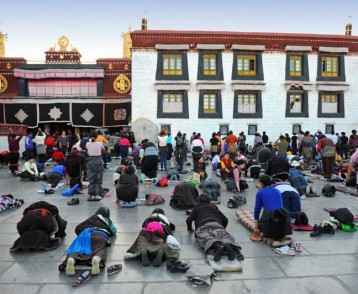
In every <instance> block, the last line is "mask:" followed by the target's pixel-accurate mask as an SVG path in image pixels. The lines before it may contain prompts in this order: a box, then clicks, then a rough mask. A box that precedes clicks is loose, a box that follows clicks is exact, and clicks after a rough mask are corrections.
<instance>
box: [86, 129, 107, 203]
mask: <svg viewBox="0 0 358 294" xmlns="http://www.w3.org/2000/svg"><path fill="white" fill-rule="evenodd" d="M96 138H97V133H96V132H95V131H93V132H92V133H91V137H90V140H89V142H87V144H86V149H87V154H88V160H87V177H88V181H89V185H88V201H100V200H101V199H102V197H101V195H102V194H103V188H102V181H103V170H104V166H103V160H102V153H103V152H104V146H103V144H102V143H101V142H96Z"/></svg>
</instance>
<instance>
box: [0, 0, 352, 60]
mask: <svg viewBox="0 0 358 294" xmlns="http://www.w3.org/2000/svg"><path fill="white" fill-rule="evenodd" d="M0 11H1V13H0V30H2V31H5V32H6V33H7V34H8V43H7V56H20V57H25V58H26V59H28V61H30V62H31V61H33V62H35V61H36V62H40V61H41V60H42V59H43V57H44V54H43V52H44V51H45V50H47V49H48V48H49V47H50V46H53V45H54V44H55V42H56V40H57V38H58V37H59V36H61V35H63V34H65V35H67V36H69V38H70V40H71V42H72V43H73V45H74V46H75V47H76V48H77V49H78V50H79V51H80V52H81V54H82V56H83V60H84V61H94V60H95V59H96V58H98V57H121V54H122V43H121V33H122V32H124V31H127V30H128V27H131V28H132V29H139V28H140V20H141V18H142V17H143V16H146V17H147V18H148V26H149V28H150V29H188V30H197V29H199V30H232V31H258V32H303V33H327V34H343V33H344V25H345V23H346V22H347V21H348V19H349V16H351V21H352V23H353V34H354V33H355V31H356V30H357V31H358V1H357V0H341V1H339V0H296V1H289V0H286V1H283V0H266V1H265V0H256V1H255V0H249V1H248V0H245V1H242V0H236V1H234V0H221V1H217V0H216V1H215V0H191V1H189V0H179V1H178V0H176V1H172V0H166V1H162V0H132V1H121V0H86V1H85V0H56V1H54V0H12V1H10V0H0ZM4 12H5V13H4ZM355 24H356V26H355Z"/></svg>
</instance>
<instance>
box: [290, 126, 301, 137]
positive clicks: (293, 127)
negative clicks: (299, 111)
mask: <svg viewBox="0 0 358 294" xmlns="http://www.w3.org/2000/svg"><path fill="white" fill-rule="evenodd" d="M296 127H298V129H299V131H298V132H295V128H296ZM300 132H302V125H301V124H299V123H295V124H293V125H292V134H296V135H298V134H299V133H300Z"/></svg>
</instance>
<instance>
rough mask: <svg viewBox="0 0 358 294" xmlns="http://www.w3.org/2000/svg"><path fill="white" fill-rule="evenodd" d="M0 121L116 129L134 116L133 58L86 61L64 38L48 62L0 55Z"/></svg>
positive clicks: (29, 125)
mask: <svg viewBox="0 0 358 294" xmlns="http://www.w3.org/2000/svg"><path fill="white" fill-rule="evenodd" d="M0 113H1V115H0V124H1V123H2V124H15V125H24V126H28V127H30V128H34V127H37V126H43V125H49V124H62V125H65V126H66V125H67V126H72V127H95V128H114V127H119V126H123V125H128V124H129V122H130V120H131V62H130V59H128V58H104V59H97V61H96V63H93V64H83V63H81V54H80V52H78V50H77V49H76V48H74V47H72V46H71V44H70V41H69V39H68V38H67V37H66V36H62V37H60V38H59V39H58V42H57V46H56V47H53V48H50V49H49V50H48V51H46V52H45V62H44V63H43V64H28V63H27V62H26V60H25V59H24V58H10V57H1V58H0Z"/></svg>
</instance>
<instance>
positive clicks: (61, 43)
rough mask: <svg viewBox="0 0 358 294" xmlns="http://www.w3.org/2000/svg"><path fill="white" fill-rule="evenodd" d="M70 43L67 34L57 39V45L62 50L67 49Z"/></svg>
mask: <svg viewBox="0 0 358 294" xmlns="http://www.w3.org/2000/svg"><path fill="white" fill-rule="evenodd" d="M69 44H70V40H69V39H68V38H67V37H66V36H61V37H60V38H59V39H58V41H57V45H58V46H59V47H60V51H67V47H68V45H69Z"/></svg>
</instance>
